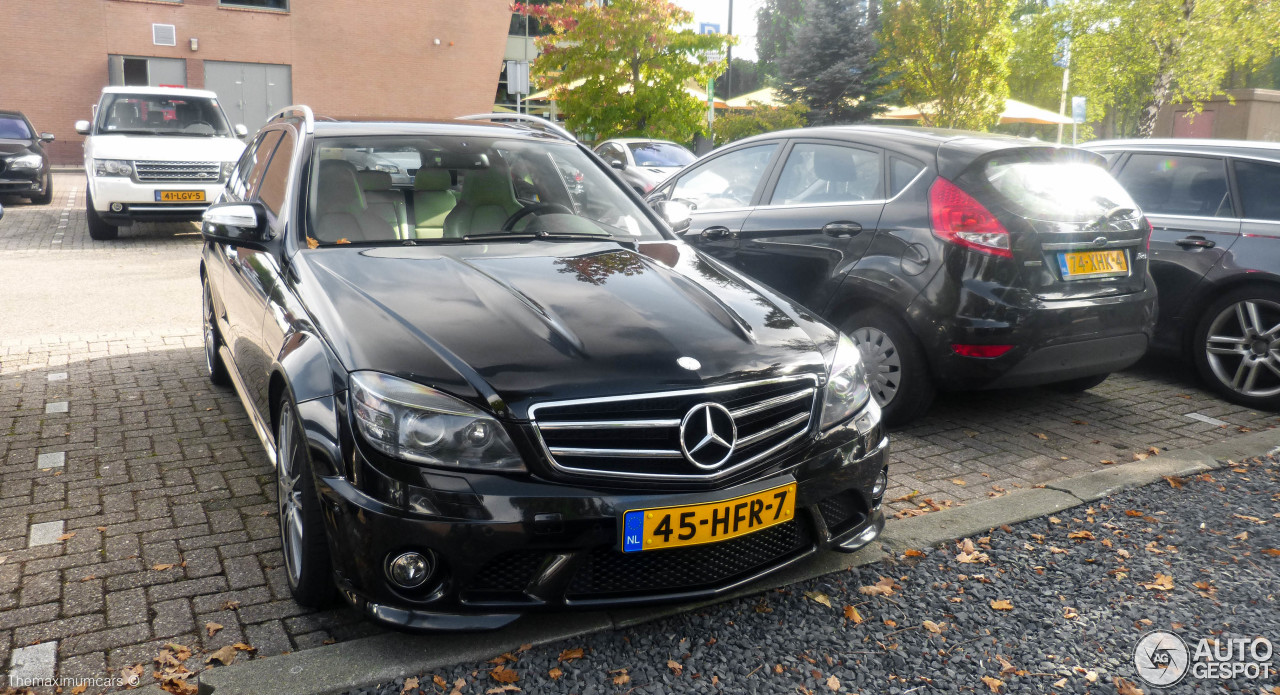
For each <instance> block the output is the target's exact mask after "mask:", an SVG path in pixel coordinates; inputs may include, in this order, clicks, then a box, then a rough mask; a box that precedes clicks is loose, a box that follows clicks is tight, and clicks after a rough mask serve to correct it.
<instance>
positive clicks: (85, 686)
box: [71, 683, 89, 695]
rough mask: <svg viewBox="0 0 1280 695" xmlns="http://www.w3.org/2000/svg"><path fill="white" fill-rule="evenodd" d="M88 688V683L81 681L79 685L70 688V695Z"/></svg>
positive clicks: (75, 694) (79, 693) (77, 693)
mask: <svg viewBox="0 0 1280 695" xmlns="http://www.w3.org/2000/svg"><path fill="white" fill-rule="evenodd" d="M88 689H89V684H88V683H81V684H80V685H77V686H76V687H74V688H72V689H71V695H81V693H83V692H84V691H86V690H88Z"/></svg>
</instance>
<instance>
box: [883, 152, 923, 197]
mask: <svg viewBox="0 0 1280 695" xmlns="http://www.w3.org/2000/svg"><path fill="white" fill-rule="evenodd" d="M922 169H924V167H922V166H920V165H919V164H916V163H915V162H912V161H910V160H907V159H898V158H897V157H890V158H889V197H890V198H892V197H894V196H895V195H898V194H899V193H901V192H902V189H904V188H906V187H907V184H909V183H911V182H912V181H913V180H914V179H915V178H916V175H917V174H919V173H920V170H922Z"/></svg>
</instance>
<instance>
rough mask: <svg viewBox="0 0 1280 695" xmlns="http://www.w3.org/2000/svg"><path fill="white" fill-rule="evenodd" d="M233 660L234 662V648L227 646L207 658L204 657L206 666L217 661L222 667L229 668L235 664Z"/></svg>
mask: <svg viewBox="0 0 1280 695" xmlns="http://www.w3.org/2000/svg"><path fill="white" fill-rule="evenodd" d="M235 660H236V648H235V647H233V646H231V645H227V646H225V647H223V648H221V649H219V650H218V651H216V652H214V653H212V654H210V655H209V656H207V657H205V659H204V662H205V663H206V664H210V663H213V662H214V661H217V662H220V663H221V664H222V665H223V666H230V665H231V664H232V663H234V662H235Z"/></svg>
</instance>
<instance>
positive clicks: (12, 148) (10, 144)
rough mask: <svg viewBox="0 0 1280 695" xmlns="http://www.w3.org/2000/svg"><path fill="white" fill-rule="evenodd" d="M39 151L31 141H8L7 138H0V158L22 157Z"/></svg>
mask: <svg viewBox="0 0 1280 695" xmlns="http://www.w3.org/2000/svg"><path fill="white" fill-rule="evenodd" d="M39 151H40V150H39V149H37V148H36V143H35V141H33V140H10V139H8V138H0V157H8V156H10V155H24V154H30V153H32V152H39Z"/></svg>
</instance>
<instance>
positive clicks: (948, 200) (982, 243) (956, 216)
mask: <svg viewBox="0 0 1280 695" xmlns="http://www.w3.org/2000/svg"><path fill="white" fill-rule="evenodd" d="M929 215H930V217H931V219H932V221H933V234H934V236H936V237H938V238H939V239H942V240H943V241H949V242H951V243H953V244H959V245H960V246H964V247H966V248H970V249H973V250H974V251H979V252H981V253H986V254H991V255H992V256H1001V257H1004V258H1013V251H1011V250H1010V244H1009V230H1007V229H1005V228H1004V225H1002V224H1000V220H997V219H996V216H995V215H993V214H991V211H990V210H987V209H986V208H985V207H983V205H982V203H979V202H978V201H976V200H974V199H973V196H971V195H969V194H968V193H965V192H964V191H962V190H960V187H959V186H956V185H955V184H954V183H951V182H950V181H948V180H946V179H944V178H942V177H941V176H939V177H938V178H937V179H936V180H935V181H934V182H933V185H932V186H930V187H929Z"/></svg>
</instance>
